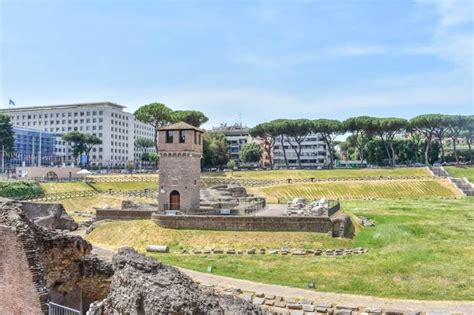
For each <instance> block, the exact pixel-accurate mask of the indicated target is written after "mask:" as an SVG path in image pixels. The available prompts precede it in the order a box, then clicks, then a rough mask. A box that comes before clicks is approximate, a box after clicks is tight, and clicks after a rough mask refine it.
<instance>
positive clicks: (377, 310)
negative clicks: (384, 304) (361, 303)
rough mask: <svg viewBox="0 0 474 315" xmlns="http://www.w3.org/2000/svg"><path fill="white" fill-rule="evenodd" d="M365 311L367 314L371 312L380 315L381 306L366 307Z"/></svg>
mask: <svg viewBox="0 0 474 315" xmlns="http://www.w3.org/2000/svg"><path fill="white" fill-rule="evenodd" d="M365 312H366V313H367V314H371V315H382V309H381V308H366V309H365Z"/></svg>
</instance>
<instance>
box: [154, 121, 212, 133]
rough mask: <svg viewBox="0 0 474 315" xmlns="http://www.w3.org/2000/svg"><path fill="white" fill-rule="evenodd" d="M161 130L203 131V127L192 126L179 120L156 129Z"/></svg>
mask: <svg viewBox="0 0 474 315" xmlns="http://www.w3.org/2000/svg"><path fill="white" fill-rule="evenodd" d="M162 130H196V131H199V132H204V130H203V129H201V128H198V127H194V126H193V125H190V124H188V123H185V122H184V121H180V122H177V123H175V124H171V125H167V126H164V127H161V128H160V129H158V131H162Z"/></svg>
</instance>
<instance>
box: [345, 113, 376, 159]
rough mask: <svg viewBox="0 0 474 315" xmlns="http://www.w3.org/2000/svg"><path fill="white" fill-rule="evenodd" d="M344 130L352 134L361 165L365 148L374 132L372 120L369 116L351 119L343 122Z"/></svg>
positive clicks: (374, 126) (374, 125)
mask: <svg viewBox="0 0 474 315" xmlns="http://www.w3.org/2000/svg"><path fill="white" fill-rule="evenodd" d="M344 128H345V130H346V131H349V132H351V133H352V134H353V136H354V140H355V145H356V147H357V149H358V150H359V160H360V162H361V163H363V162H364V151H365V146H366V145H367V142H368V141H369V140H370V138H371V137H372V136H373V134H374V132H375V130H376V124H375V121H374V118H373V117H369V116H358V117H351V118H349V119H346V120H345V121H344Z"/></svg>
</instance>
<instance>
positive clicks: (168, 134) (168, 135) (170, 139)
mask: <svg viewBox="0 0 474 315" xmlns="http://www.w3.org/2000/svg"><path fill="white" fill-rule="evenodd" d="M166 143H173V130H166Z"/></svg>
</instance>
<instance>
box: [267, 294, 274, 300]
mask: <svg viewBox="0 0 474 315" xmlns="http://www.w3.org/2000/svg"><path fill="white" fill-rule="evenodd" d="M265 297H266V298H267V299H269V300H274V299H275V298H276V296H274V295H273V294H267V295H266V296H265Z"/></svg>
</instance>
